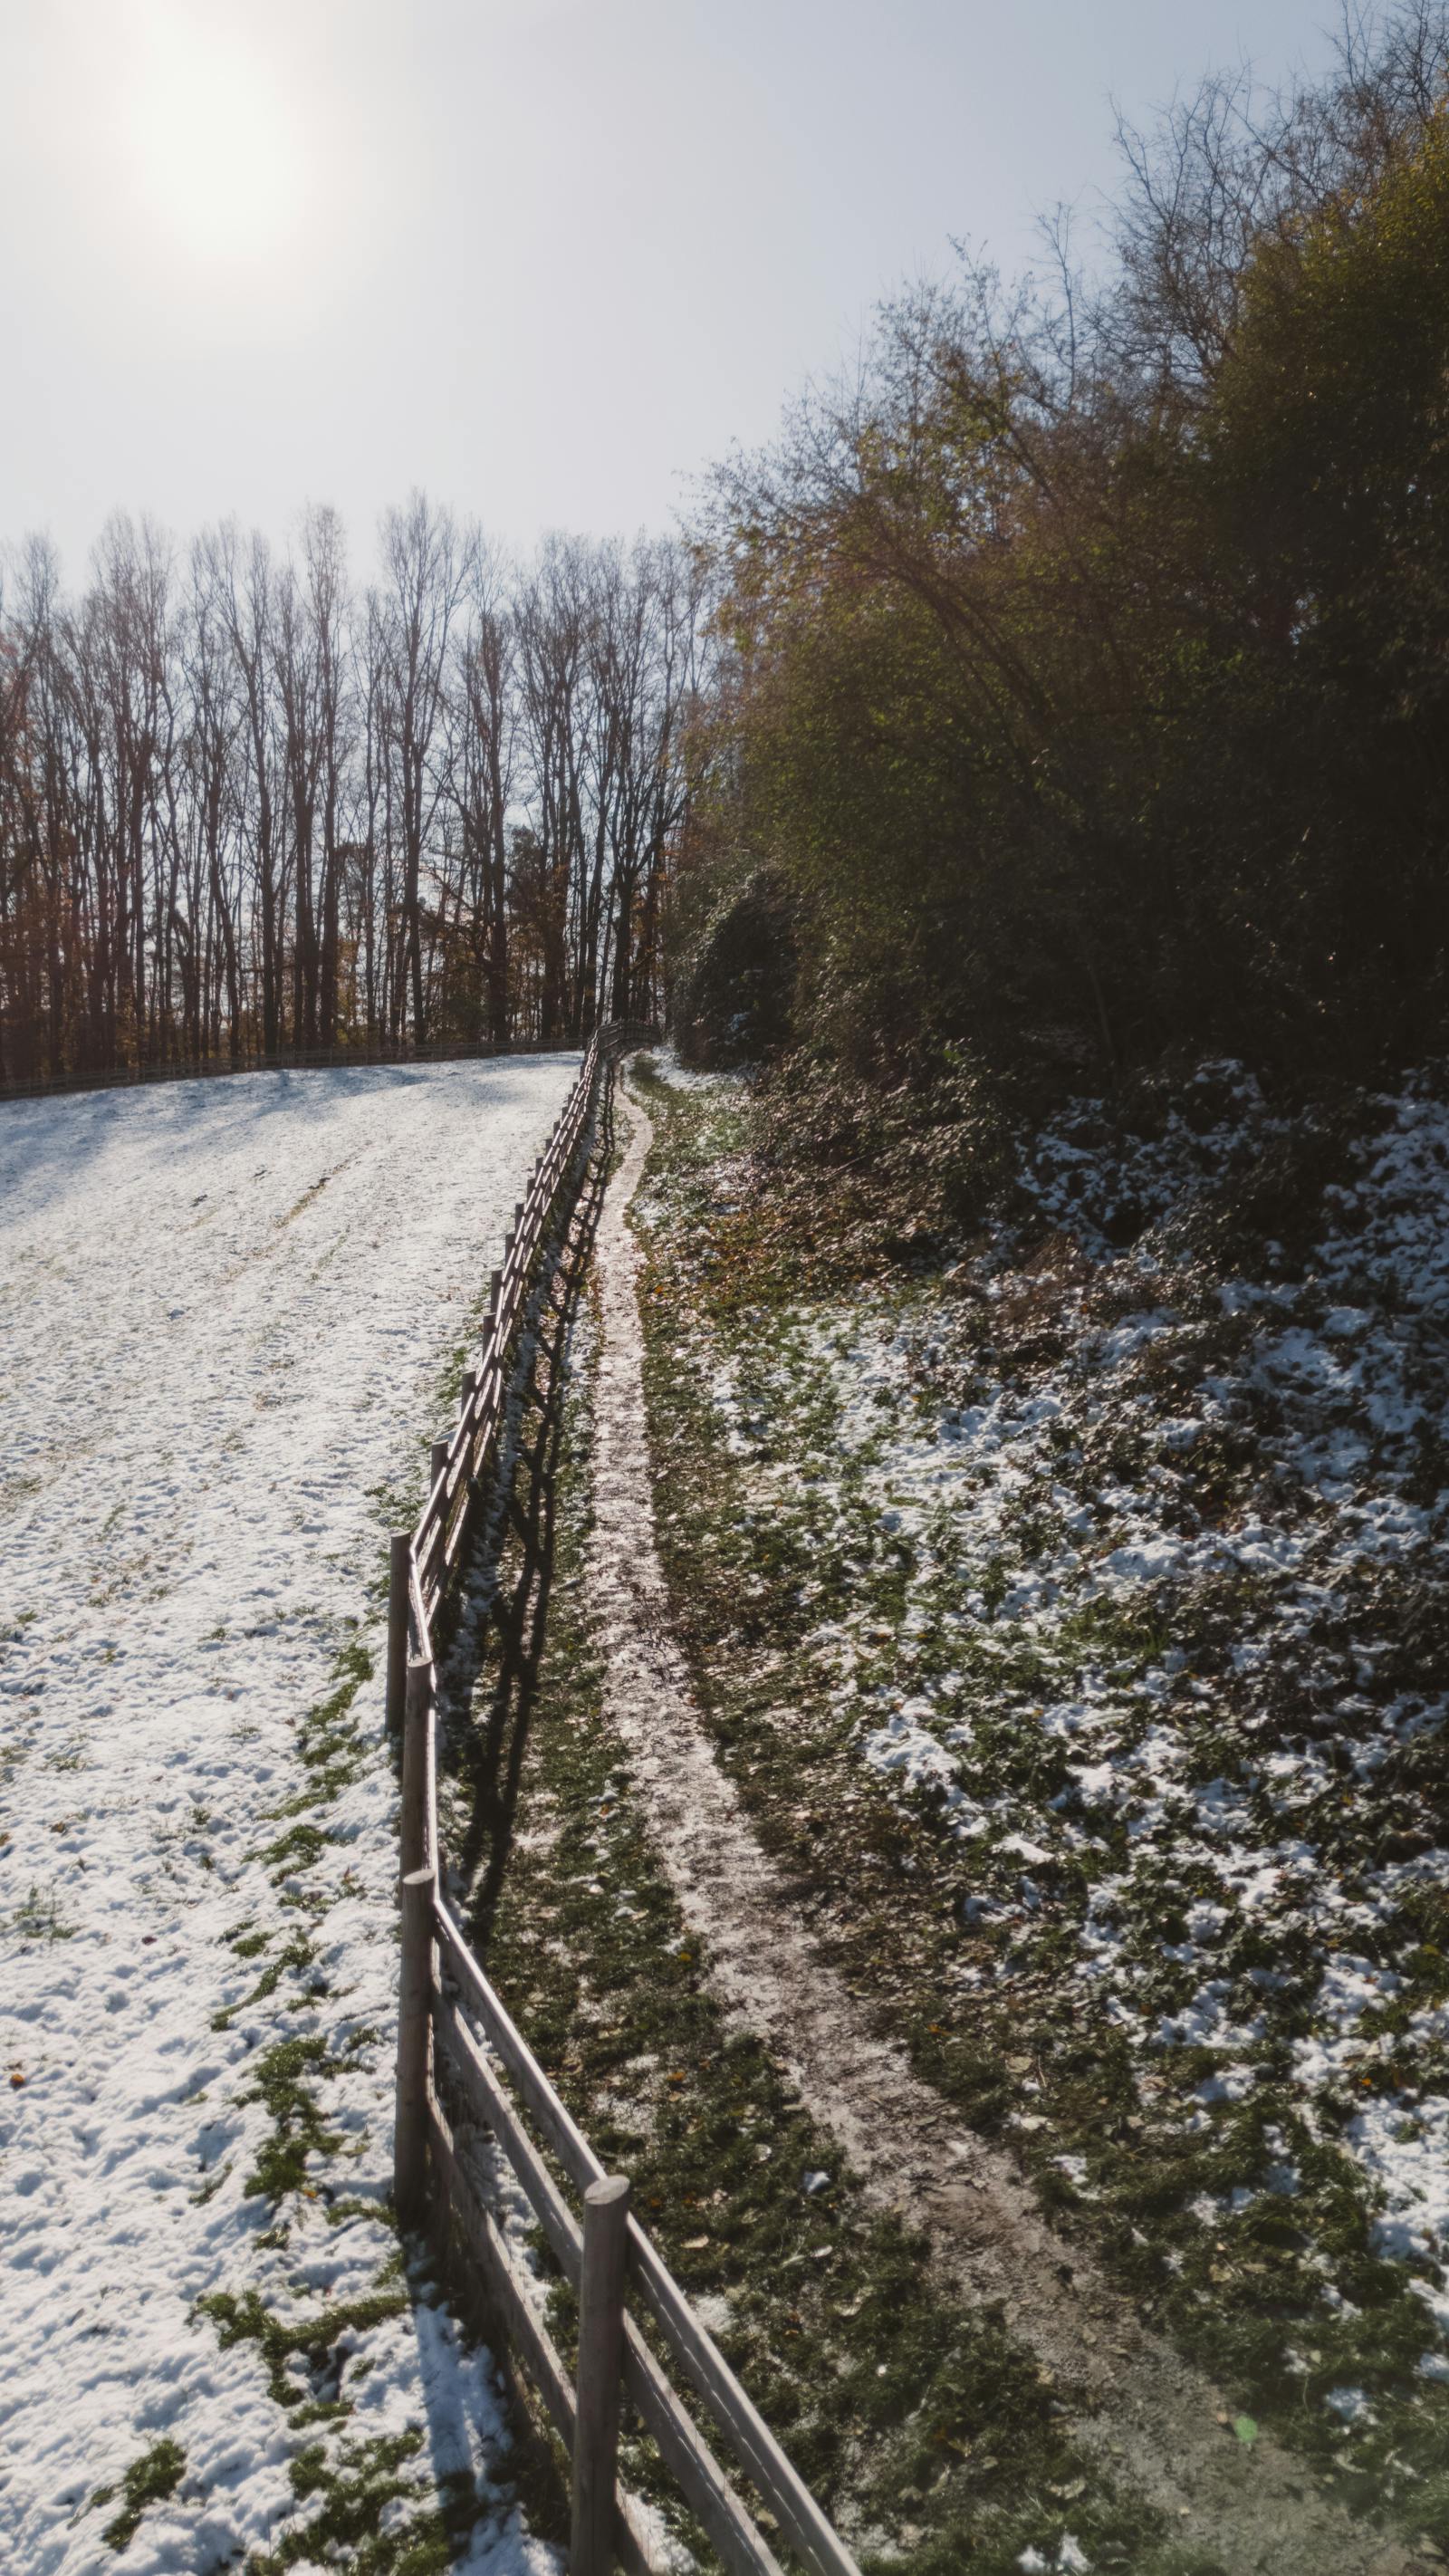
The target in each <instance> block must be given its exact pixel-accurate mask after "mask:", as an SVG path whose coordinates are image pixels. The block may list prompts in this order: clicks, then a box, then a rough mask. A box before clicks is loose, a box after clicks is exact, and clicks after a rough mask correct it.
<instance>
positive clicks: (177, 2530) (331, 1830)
mask: <svg viewBox="0 0 1449 2576" xmlns="http://www.w3.org/2000/svg"><path fill="white" fill-rule="evenodd" d="M575 1070H576V1059H575V1058H573V1057H562V1056H558V1057H552V1058H547V1059H534V1060H529V1061H519V1062H511V1063H509V1062H505V1063H499V1064H483V1065H473V1064H469V1065H454V1066H441V1067H434V1068H429V1069H426V1070H421V1069H417V1070H415V1069H393V1070H382V1071H377V1070H369V1071H358V1072H353V1073H347V1072H334V1073H301V1074H292V1075H287V1074H282V1075H261V1076H257V1077H253V1078H246V1079H237V1080H230V1081H225V1082H215V1083H188V1084H184V1085H178V1086H175V1087H168V1088H165V1089H155V1090H147V1091H142V1092H139V1093H110V1094H103V1095H100V1096H98V1097H90V1098H80V1099H62V1100H57V1101H50V1102H43V1103H34V1104H31V1103H26V1104H19V1105H15V1106H11V1107H9V1108H7V1109H4V1110H3V1111H0V1353H3V1370H4V1378H3V1387H4V1400H5V1406H4V1435H3V1450H0V1534H3V1540H0V1543H3V1555H0V1563H3V1590H0V1702H3V1712H4V1725H5V1739H6V1741H5V1758H6V1794H5V1803H4V1813H3V1832H0V1935H3V1956H4V1982H3V2003H0V2012H3V2018H4V2025H5V2060H6V2078H7V2081H6V2084H5V2089H4V2095H3V2100H4V2112H3V2119H4V2156H3V2166H0V2209H3V2226H4V2235H5V2244H6V2254H7V2269H8V2281H7V2287H6V2293H5V2312H4V2319H3V2335H0V2426H3V2435H0V2439H3V2456H0V2564H3V2565H4V2566H5V2567H6V2568H7V2569H14V2570H16V2571H17V2576H20V2571H23V2576H52V2571H61V2570H64V2571H66V2576H80V2571H82V2570H97V2569H102V2568H105V2569H110V2568H116V2569H124V2570H125V2571H127V2576H133V2572H134V2576H139V2571H142V2570H146V2569H157V2570H159V2569H163V2568H164V2569H174V2570H178V2571H183V2570H184V2571H187V2576H207V2571H209V2570H212V2569H219V2568H221V2567H223V2566H228V2565H234V2564H237V2563H239V2562H240V2561H241V2560H242V2559H243V2558H244V2557H245V2556H246V2555H247V2553H248V2552H262V2553H265V2556H264V2557H263V2558H262V2559H261V2560H260V2562H259V2563H261V2564H265V2565H267V2566H270V2565H272V2564H278V2565H279V2564H281V2563H283V2560H282V2558H281V2557H280V2556H278V2557H274V2556H273V2553H278V2552H285V2563H286V2564H288V2565H308V2564H312V2563H317V2562H320V2560H322V2559H323V2558H328V2557H332V2556H334V2555H335V2554H336V2553H335V2551H334V2549H333V2546H332V2544H333V2543H334V2542H338V2543H341V2544H342V2548H343V2554H344V2555H345V2554H347V2552H348V2550H349V2548H350V2546H351V2545H352V2544H353V2543H362V2542H366V2543H367V2544H368V2545H369V2547H370V2548H371V2549H372V2551H373V2552H374V2553H375V2554H373V2555H370V2556H369V2557H368V2560H367V2563H368V2565H369V2567H376V2568H378V2569H379V2570H381V2569H383V2568H385V2567H388V2566H391V2565H392V2564H393V2563H394V2561H395V2558H396V2557H400V2556H401V2555H402V2553H403V2552H404V2550H405V2549H406V2550H408V2551H412V2552H417V2553H419V2554H418V2555H417V2556H416V2557H415V2558H412V2557H410V2559H409V2563H410V2564H413V2563H415V2564H417V2565H419V2566H421V2565H424V2564H426V2565H427V2566H430V2567H431V2566H434V2565H438V2566H441V2565H444V2564H446V2563H448V2562H449V2560H452V2559H456V2561H457V2563H459V2564H467V2565H469V2566H474V2567H482V2566H484V2565H486V2566H488V2567H489V2568H490V2569H497V2570H498V2571H499V2576H503V2571H509V2576H513V2571H519V2570H523V2569H529V2570H534V2569H542V2568H544V2567H545V2566H551V2565H552V2564H553V2563H554V2562H553V2556H552V2553H551V2552H550V2551H548V2550H547V2549H545V2548H543V2547H542V2546H541V2545H539V2544H538V2543H536V2542H534V2541H532V2540H530V2539H529V2538H528V2537H527V2536H526V2535H525V2534H524V2533H523V2532H522V2530H521V2527H520V2525H519V2522H518V2518H517V2514H516V2511H515V2510H514V2508H513V2507H512V2506H511V2504H510V2502H509V2499H508V2493H507V2488H506V2477H507V2467H506V2461H505V2460H504V2458H503V2432H502V2426H501V2421H500V2418H499V2414H498V2409H497V2401H496V2395H495V2388H494V2381H493V2376H492V2370H491V2365H490V2364H489V2362H488V2359H487V2357H486V2355H480V2354H477V2353H469V2352H467V2351H466V2350H465V2349H464V2348H463V2346H462V2345H461V2343H460V2341H459V2338H458V2337H457V2335H456V2332H455V2330H454V2327H453V2325H452V2323H451V2321H450V2319H449V2317H448V2314H447V2312H446V2310H445V2309H444V2308H443V2307H442V2306H440V2305H434V2304H431V2303H430V2302H429V2301H428V2300H427V2299H426V2298H424V2299H422V2300H421V2301H419V2300H417V2299H416V2297H415V2296H412V2295H409V2293H408V2291H407V2288H406V2285H405V2284H404V2283H403V2282H402V2280H401V2277H400V2271H399V2266H398V2263H397V2246H396V2240H395V2238H394V2236H393V2235H392V2234H391V2232H390V2230H389V2228H388V2225H387V2223H386V2221H385V2218H384V2216H383V2215H382V2213H381V2204H382V2201H383V2198H384V2196H385V2192H386V2188H387V2182H388V2172H389V2152H390V2131H391V2084H392V2065H391V2050H390V2044H389V2034H390V2028H391V2016H392V2009H393V2005H392V1994H393V1979H394V1961H395V1951H394V1941H393V1894H392V1888H393V1878H394V1871H395V1843H394V1836H393V1824H392V1810H393V1804H394V1786H393V1777H392V1771H391V1767H390V1763H389V1759H388V1755H387V1751H386V1746H385V1742H384V1740H383V1734H382V1687H381V1655H380V1651H379V1649H380V1643H381V1633H382V1630H381V1622H382V1598H381V1580H380V1579H381V1578H382V1577H383V1576H384V1574H385V1536H386V1532H387V1530H388V1529H389V1528H390V1527H394V1526H398V1525H400V1524H401V1521H402V1519H403V1518H404V1517H407V1516H410V1512H411V1508H412V1507H413V1505H414V1504H415V1502H416V1499H417V1495H418V1489H419V1485H420V1482H421V1473H422V1470H423V1468H424V1467H425V1464H426V1453H425V1446H424V1444H425V1442H426V1439H427V1437H428V1435H429V1433H430V1432H432V1431H434V1430H436V1429H437V1428H439V1427H440V1422H439V1420H438V1418H437V1417H438V1416H439V1415H440V1413H441V1404H442V1399H441V1396H440V1392H439V1388H440V1381H441V1378H442V1373H443V1370H444V1366H445V1364H446V1362H447V1361H448V1359H449V1357H450V1354H451V1353H452V1352H453V1351H454V1350H455V1348H456V1346H457V1345H458V1344H459V1343H460V1342H461V1341H462V1340H463V1339H464V1337H465V1332H466V1328H467V1325H468V1322H469V1319H470V1317H471V1314H472V1311H473V1308H474V1305H475V1303H476V1300H477V1298H478V1295H479V1292H480V1289H481V1288H482V1287H484V1286H485V1285H486V1281H487V1275H488V1270H489V1267H490V1265H491V1264H492V1263H493V1262H495V1261H497V1260H498V1258H499V1257H500V1246H501V1240H502V1236H503V1232H504V1228H505V1226H506V1224H507V1222H508V1221H509V1218H510V1216H511V1212H512V1207H513V1202H514V1201H515V1199H516V1198H518V1197H519V1196H521V1194H522V1187H523V1182H524V1178H525V1175H526V1171H527V1167H528V1165H529V1163H530V1162H531V1160H532V1158H533V1156H534V1154H535V1153H536V1152H537V1151H538V1150H539V1148H540V1147H541V1145H542V1143H543V1141H544V1137H545V1134H546V1132H547V1129H548V1127H549V1126H550V1125H551V1123H552V1121H553V1119H554V1117H555V1116H556V1115H557V1112H558V1110H559V1109H560V1108H561V1106H562V1104H563V1101H564V1099H565V1096H566V1094H567V1092H568V1089H569V1086H570V1084H571V1082H572V1080H573V1077H574V1073H575ZM369 1662H370V1663H371V1666H372V1669H371V1670H370V1671H369ZM128 2472H129V2477H128ZM98 2495H99V2498H100V2500H99V2501H98V2500H97V2497H98ZM305 2531H311V2532H312V2533H313V2535H314V2539H313V2543H312V2545H310V2546H304V2545H303V2544H302V2541H301V2535H302V2533H303V2532H305Z"/></svg>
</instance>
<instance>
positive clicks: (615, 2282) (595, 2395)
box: [569, 2174, 629, 2576]
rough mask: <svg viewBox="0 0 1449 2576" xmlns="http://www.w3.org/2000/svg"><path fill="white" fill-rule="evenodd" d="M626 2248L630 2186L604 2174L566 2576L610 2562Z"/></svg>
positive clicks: (588, 2268)
mask: <svg viewBox="0 0 1449 2576" xmlns="http://www.w3.org/2000/svg"><path fill="white" fill-rule="evenodd" d="M628 2241H629V2185H628V2182H627V2180H626V2179H625V2177H624V2176H623V2175H622V2174H608V2175H606V2176H605V2178H604V2180H603V2181H602V2182H591V2183H590V2185H589V2187H588V2190H587V2191H586V2192H585V2194H584V2258H583V2271H582V2274H581V2277H580V2281H579V2367H578V2379H577V2383H576V2386H577V2404H578V2414H577V2418H576V2421H575V2426H574V2512H573V2536H572V2538H571V2540H570V2543H569V2576H608V2570H609V2569H610V2568H611V2567H612V2566H613V2563H614V2514H615V2486H616V2477H617V2469H618V2458H619V2402H620V2396H621V2384H620V2368H621V2364H622V2362H623V2357H624V2263H625V2256H626V2254H627V2251H628Z"/></svg>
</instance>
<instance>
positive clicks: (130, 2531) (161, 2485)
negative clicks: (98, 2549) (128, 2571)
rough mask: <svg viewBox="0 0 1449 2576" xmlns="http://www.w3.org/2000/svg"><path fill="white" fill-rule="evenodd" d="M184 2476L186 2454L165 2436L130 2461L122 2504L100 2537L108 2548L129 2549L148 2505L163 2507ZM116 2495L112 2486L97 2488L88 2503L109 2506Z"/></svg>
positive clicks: (124, 2479)
mask: <svg viewBox="0 0 1449 2576" xmlns="http://www.w3.org/2000/svg"><path fill="white" fill-rule="evenodd" d="M185 2473H186V2453H185V2452H184V2451H183V2449H182V2447H181V2445H180V2443H179V2442H173V2441H171V2440H170V2439H169V2437H166V2436H163V2438H162V2439H161V2440H160V2441H159V2442H153V2443H152V2445H151V2448H150V2450H149V2451H143V2452H142V2454H141V2456H140V2458H139V2460H133V2461H132V2462H131V2465H130V2467H129V2468H128V2469H127V2471H126V2474H125V2476H124V2477H123V2478H122V2480H121V2493H122V2495H123V2496H124V2497H125V2503H124V2504H123V2505H122V2507H121V2510H120V2512H119V2513H118V2514H116V2515H115V2517H114V2519H113V2520H112V2521H110V2522H108V2523H107V2524H106V2527H105V2530H104V2531H103V2532H102V2534H101V2538H102V2539H103V2540H104V2542H105V2543H106V2546H107V2548H108V2549H114V2550H115V2551H117V2553H119V2552H120V2551H121V2550H123V2549H129V2548H130V2546H131V2543H132V2541H133V2540H134V2539H135V2537H136V2533H137V2531H138V2530H139V2529H140V2524H141V2516H142V2514H143V2513H144V2512H145V2510H146V2507H147V2505H148V2504H164V2503H165V2501H166V2498H167V2497H168V2496H169V2495H174V2494H175V2493H176V2490H177V2488H178V2487H179V2486H180V2484H181V2481H182V2478H183V2477H184V2475H185ZM115 2493H116V2490H115V2488H114V2487H97V2489H96V2492H95V2494H94V2496H93V2497H92V2498H91V2502H92V2503H93V2504H109V2503H110V2502H111V2501H112V2499H113V2497H114V2496H115Z"/></svg>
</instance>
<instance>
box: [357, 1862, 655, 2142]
mask: <svg viewBox="0 0 1449 2576" xmlns="http://www.w3.org/2000/svg"><path fill="white" fill-rule="evenodd" d="M432 1884H433V1873H432V1871H431V1870H430V1869H410V1870H409V1871H408V1873H407V1875H406V1877H405V1878H404V1880H403V1885H404V1887H431V1886H432ZM624 2188H625V2190H626V2191H627V2189H628V2184H627V2183H626V2184H625V2186H624Z"/></svg>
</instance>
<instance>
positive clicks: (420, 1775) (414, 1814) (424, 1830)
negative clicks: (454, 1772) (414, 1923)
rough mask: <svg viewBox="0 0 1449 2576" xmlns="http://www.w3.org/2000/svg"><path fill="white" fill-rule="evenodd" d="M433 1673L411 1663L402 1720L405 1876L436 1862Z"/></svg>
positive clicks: (401, 1838) (400, 1822) (402, 1856)
mask: <svg viewBox="0 0 1449 2576" xmlns="http://www.w3.org/2000/svg"><path fill="white" fill-rule="evenodd" d="M433 1689H434V1673H433V1667H432V1665H431V1664H430V1663H423V1662H421V1661H419V1662H415V1663H409V1665H408V1672H407V1700H406V1715H405V1717H404V1721H403V1760H402V1810H401V1813H400V1814H399V1817H398V1829H397V1830H398V1858H399V1860H400V1862H401V1865H402V1874H403V1876H404V1878H406V1877H407V1875H408V1872H409V1871H410V1870H414V1869H431V1868H432V1867H433V1864H434V1861H435V1860H436V1857H437V1855H436V1853H435V1852H434V1850H433V1847H432V1846H433V1835H432V1824H433V1820H432V1818H431V1816H430V1815H429V1814H428V1772H429V1768H430V1765H429V1762H428V1751H429V1737H430V1736H431V1734H432V1728H433Z"/></svg>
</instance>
